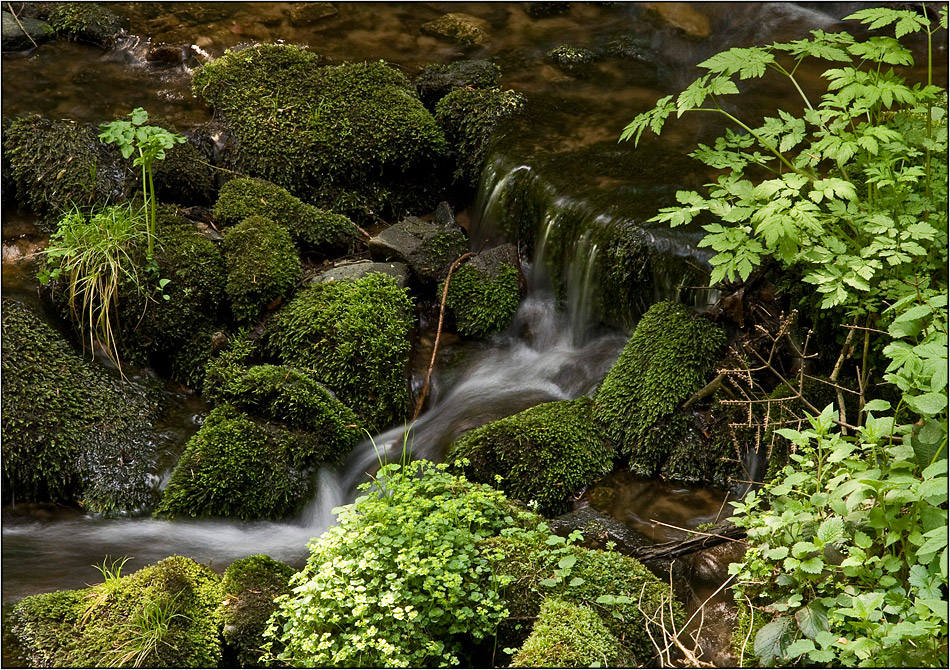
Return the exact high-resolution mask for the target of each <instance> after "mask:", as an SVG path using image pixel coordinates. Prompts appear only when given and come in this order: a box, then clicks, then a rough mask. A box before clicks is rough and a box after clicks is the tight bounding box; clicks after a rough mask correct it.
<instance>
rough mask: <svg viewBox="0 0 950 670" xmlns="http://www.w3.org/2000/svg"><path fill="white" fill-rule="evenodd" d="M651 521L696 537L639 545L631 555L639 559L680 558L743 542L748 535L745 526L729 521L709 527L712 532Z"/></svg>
mask: <svg viewBox="0 0 950 670" xmlns="http://www.w3.org/2000/svg"><path fill="white" fill-rule="evenodd" d="M650 521H651V522H653V523H658V524H660V525H661V526H669V527H670V528H676V529H677V530H682V531H686V532H687V533H690V534H692V535H693V536H695V537H688V538H686V539H685V540H672V541H670V542H661V543H660V544H653V545H650V546H646V547H639V548H637V549H635V550H634V551H632V552H630V555H631V556H633V557H634V558H635V559H637V560H638V561H659V560H673V559H674V558H679V557H680V556H685V555H686V554H692V553H694V552H697V551H702V550H703V549H709V548H710V547H715V546H716V545H719V544H723V543H724V542H741V541H742V540H743V538H744V537H745V536H746V533H745V528H740V527H739V526H736V525H734V524H732V523H729V522H728V521H723V522H721V523H718V524H716V525H715V526H713V527H712V528H710V529H709V530H710V531H712V532H707V533H704V532H701V531H698V530H689V529H688V528H679V527H678V526H670V524H667V523H661V522H659V521H654V520H653V519H651V520H650Z"/></svg>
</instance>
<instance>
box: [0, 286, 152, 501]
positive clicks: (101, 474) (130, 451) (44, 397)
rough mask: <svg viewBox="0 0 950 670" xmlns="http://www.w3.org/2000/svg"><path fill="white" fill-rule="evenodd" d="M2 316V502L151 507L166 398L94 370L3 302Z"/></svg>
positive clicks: (20, 309)
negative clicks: (155, 426) (157, 428)
mask: <svg viewBox="0 0 950 670" xmlns="http://www.w3.org/2000/svg"><path fill="white" fill-rule="evenodd" d="M2 315H3V337H2V376H3V393H2V395H0V398H2V406H3V420H2V437H3V440H2V443H3V447H2V448H3V500H4V502H5V503H7V502H14V501H15V502H25V501H53V502H71V501H76V500H80V499H81V500H82V501H83V504H84V505H85V506H86V507H87V508H89V509H91V510H93V511H97V512H118V511H132V510H137V509H140V508H142V507H147V506H149V505H151V504H152V503H153V502H154V499H155V497H156V491H155V488H154V471H155V463H156V458H157V452H158V451H160V450H161V448H162V447H163V446H164V445H162V444H159V441H158V440H157V439H156V438H157V435H156V434H155V432H154V431H153V430H152V428H151V423H152V421H154V420H155V418H156V417H157V416H158V413H159V400H160V395H159V391H158V390H157V389H156V388H155V386H154V385H152V384H149V383H147V381H142V382H136V383H133V382H130V381H123V380H121V379H120V378H119V376H118V375H117V374H111V373H108V372H106V371H105V370H104V369H103V368H101V367H99V366H97V365H95V364H91V363H87V362H86V361H84V360H83V357H82V355H81V354H80V353H79V352H77V351H76V349H75V348H74V347H73V346H72V345H71V344H70V343H69V342H68V341H67V340H66V339H65V338H64V337H63V336H62V335H61V334H60V333H59V332H57V331H56V330H55V329H54V328H53V327H52V326H50V325H49V324H48V323H47V322H46V321H44V320H43V319H41V318H40V317H39V316H37V315H36V314H35V313H34V312H33V311H31V309H29V308H28V307H27V306H26V305H24V304H23V303H21V302H18V301H16V300H13V299H9V298H8V299H4V300H3V306H2Z"/></svg>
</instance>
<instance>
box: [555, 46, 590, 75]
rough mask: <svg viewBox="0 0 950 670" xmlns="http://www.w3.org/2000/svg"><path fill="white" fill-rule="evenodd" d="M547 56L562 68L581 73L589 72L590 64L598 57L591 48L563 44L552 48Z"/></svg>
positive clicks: (573, 72)
mask: <svg viewBox="0 0 950 670" xmlns="http://www.w3.org/2000/svg"><path fill="white" fill-rule="evenodd" d="M547 57H548V59H549V60H551V61H553V62H554V64H555V65H556V66H557V67H559V68H560V69H561V70H563V71H565V72H569V73H571V74H575V75H581V74H585V73H587V72H588V69H589V65H590V64H591V63H592V62H593V61H594V60H595V59H596V57H597V55H596V54H595V53H594V52H593V51H591V50H590V49H584V48H583V47H572V46H570V45H567V44H562V45H561V46H558V47H555V48H554V49H551V51H549V52H548V53H547Z"/></svg>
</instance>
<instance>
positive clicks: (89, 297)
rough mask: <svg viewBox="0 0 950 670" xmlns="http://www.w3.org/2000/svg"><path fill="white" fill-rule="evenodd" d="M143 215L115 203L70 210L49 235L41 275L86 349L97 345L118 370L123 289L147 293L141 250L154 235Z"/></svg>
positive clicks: (41, 278) (129, 206) (43, 282)
mask: <svg viewBox="0 0 950 670" xmlns="http://www.w3.org/2000/svg"><path fill="white" fill-rule="evenodd" d="M144 224H145V216H144V213H143V212H141V211H136V210H135V209H134V208H133V207H132V206H131V205H113V206H111V207H107V208H105V209H102V210H99V211H96V212H93V213H91V214H90V215H89V216H88V217H87V216H86V215H85V214H83V212H82V211H80V210H79V208H73V209H72V210H71V211H69V212H66V213H65V214H64V215H63V217H62V218H61V219H60V222H59V226H58V227H57V228H56V231H55V232H54V233H53V235H52V236H51V237H50V241H49V244H48V245H47V247H46V250H45V251H44V252H43V254H44V261H45V262H44V267H43V269H42V270H41V271H40V273H39V281H40V283H41V284H49V283H50V282H56V284H55V285H56V286H61V287H62V288H61V291H62V293H63V296H62V300H63V301H65V303H66V305H67V306H68V310H69V318H70V319H71V321H72V323H73V325H74V327H75V328H76V330H77V331H78V332H79V333H80V335H81V340H82V342H83V348H85V345H86V341H87V338H88V343H89V348H90V350H92V349H94V345H95V342H96V341H99V342H100V343H101V344H102V345H103V347H105V351H106V353H107V355H108V356H109V358H110V359H111V360H112V361H113V362H114V363H116V365H117V366H119V369H120V370H121V365H119V345H118V340H119V337H120V335H121V334H120V332H119V322H118V319H116V313H117V311H118V308H119V296H120V289H121V288H122V287H127V288H128V290H129V291H130V292H132V293H140V292H144V291H146V290H147V289H146V283H147V282H146V277H145V273H144V272H143V271H142V270H141V269H140V268H139V265H138V262H137V260H138V259H137V256H138V253H137V252H138V251H139V249H140V247H141V246H143V245H144V244H145V242H146V240H150V239H151V238H150V236H149V234H148V231H147V229H146V227H145V225H144Z"/></svg>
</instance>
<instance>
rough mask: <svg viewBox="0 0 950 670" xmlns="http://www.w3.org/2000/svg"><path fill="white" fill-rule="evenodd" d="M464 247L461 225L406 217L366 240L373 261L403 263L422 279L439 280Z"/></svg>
mask: <svg viewBox="0 0 950 670" xmlns="http://www.w3.org/2000/svg"><path fill="white" fill-rule="evenodd" d="M467 250H468V240H467V239H466V237H465V233H464V232H463V231H462V229H461V228H459V227H458V226H457V225H456V226H447V225H440V224H439V223H435V222H428V221H423V220H422V219H419V218H417V217H415V216H410V217H407V218H405V219H403V220H402V221H400V222H399V223H397V224H396V225H394V226H390V227H389V228H387V229H386V230H384V231H383V232H381V233H380V234H379V235H377V236H376V237H374V238H372V239H371V240H370V241H369V253H370V256H372V258H373V260H375V261H397V262H400V263H405V264H406V265H408V266H409V268H410V269H411V270H412V272H413V274H414V275H415V276H416V277H417V278H418V279H420V280H422V281H442V280H443V279H445V276H446V275H447V274H448V271H449V267H450V266H451V265H452V263H453V262H454V261H455V260H456V259H457V258H458V257H459V256H461V255H462V254H464V253H465V252H466V251H467Z"/></svg>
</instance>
